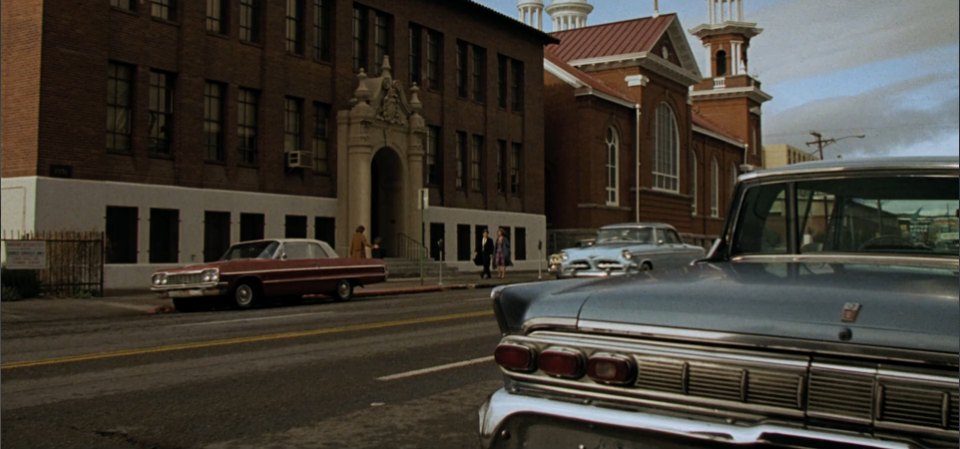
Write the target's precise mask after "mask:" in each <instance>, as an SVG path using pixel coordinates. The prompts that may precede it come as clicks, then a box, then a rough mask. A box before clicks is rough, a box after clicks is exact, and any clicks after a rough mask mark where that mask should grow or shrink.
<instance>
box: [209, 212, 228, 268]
mask: <svg viewBox="0 0 960 449" xmlns="http://www.w3.org/2000/svg"><path fill="white" fill-rule="evenodd" d="M229 247H230V212H212V211H205V212H204V213H203V261H204V262H210V261H213V260H218V259H220V257H221V256H223V254H224V253H226V252H227V248H229Z"/></svg>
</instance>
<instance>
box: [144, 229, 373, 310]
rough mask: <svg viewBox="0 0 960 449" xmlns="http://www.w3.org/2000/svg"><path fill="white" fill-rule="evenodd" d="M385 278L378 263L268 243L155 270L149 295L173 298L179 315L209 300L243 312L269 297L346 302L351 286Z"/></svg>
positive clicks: (318, 245) (302, 244) (305, 244)
mask: <svg viewBox="0 0 960 449" xmlns="http://www.w3.org/2000/svg"><path fill="white" fill-rule="evenodd" d="M386 279H387V267H386V266H385V265H384V263H383V261H382V260H376V259H350V258H340V257H339V256H337V252H336V251H334V250H333V248H331V247H330V245H328V244H327V243H326V242H322V241H319V240H309V239H271V240H256V241H249V242H240V243H237V244H234V245H233V246H231V247H230V249H228V250H227V252H226V254H224V255H223V257H222V258H221V259H220V260H219V261H216V262H210V263H205V264H200V265H191V266H187V267H182V268H176V269H172V270H164V271H158V272H156V273H154V274H153V277H152V278H151V290H153V291H155V292H157V293H160V294H161V295H164V296H167V297H170V298H172V299H173V304H174V306H175V307H176V308H177V310H180V311H187V310H193V309H196V308H198V307H199V306H202V305H205V304H207V302H208V300H209V299H210V298H211V297H218V298H226V299H228V302H229V303H230V304H231V305H233V306H234V307H236V308H238V309H246V308H249V307H252V306H253V305H255V304H256V303H257V302H259V301H261V300H263V299H264V298H268V297H300V296H303V295H307V294H326V295H330V296H332V297H333V298H334V299H335V300H337V301H347V300H349V299H350V298H351V297H352V296H353V288H354V287H356V286H358V285H360V286H362V285H367V284H373V283H377V282H383V281H385V280H386Z"/></svg>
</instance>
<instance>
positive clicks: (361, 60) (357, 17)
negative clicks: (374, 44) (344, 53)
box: [353, 5, 369, 72]
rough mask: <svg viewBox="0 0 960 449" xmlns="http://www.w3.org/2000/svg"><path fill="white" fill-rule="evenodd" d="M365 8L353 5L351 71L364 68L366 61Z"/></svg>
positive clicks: (367, 62) (366, 26)
mask: <svg viewBox="0 0 960 449" xmlns="http://www.w3.org/2000/svg"><path fill="white" fill-rule="evenodd" d="M367 28H368V25H367V8H365V7H363V6H360V5H354V6H353V71H355V72H357V71H360V69H366V68H367V64H369V61H368V59H369V58H368V55H367Z"/></svg>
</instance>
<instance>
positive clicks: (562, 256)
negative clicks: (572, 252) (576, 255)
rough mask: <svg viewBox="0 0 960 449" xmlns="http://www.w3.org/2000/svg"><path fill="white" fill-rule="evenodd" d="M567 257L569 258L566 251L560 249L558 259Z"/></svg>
mask: <svg viewBox="0 0 960 449" xmlns="http://www.w3.org/2000/svg"><path fill="white" fill-rule="evenodd" d="M569 258H570V257H569V256H567V252H566V251H560V260H567V259H569Z"/></svg>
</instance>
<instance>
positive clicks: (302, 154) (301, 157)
mask: <svg viewBox="0 0 960 449" xmlns="http://www.w3.org/2000/svg"><path fill="white" fill-rule="evenodd" d="M286 156H287V168H309V169H311V170H312V169H313V152H310V151H287V152H286Z"/></svg>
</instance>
